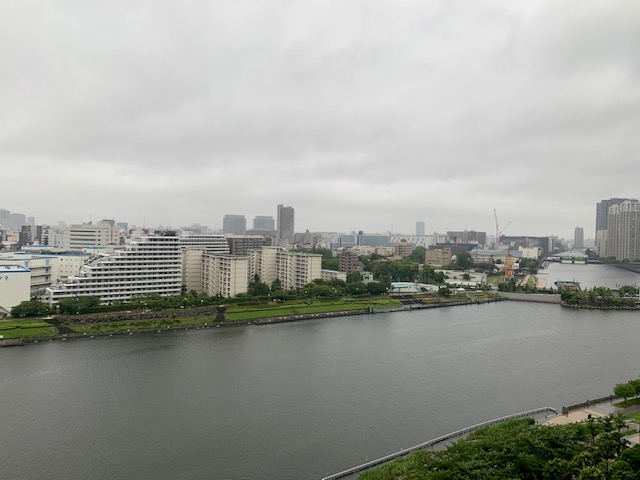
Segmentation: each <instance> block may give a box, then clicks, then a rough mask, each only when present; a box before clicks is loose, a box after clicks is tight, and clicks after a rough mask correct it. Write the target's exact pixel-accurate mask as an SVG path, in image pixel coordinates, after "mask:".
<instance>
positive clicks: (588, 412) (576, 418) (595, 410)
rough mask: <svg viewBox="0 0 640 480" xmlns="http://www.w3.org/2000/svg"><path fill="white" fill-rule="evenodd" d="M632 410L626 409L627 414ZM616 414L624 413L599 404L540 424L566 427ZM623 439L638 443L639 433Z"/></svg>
mask: <svg viewBox="0 0 640 480" xmlns="http://www.w3.org/2000/svg"><path fill="white" fill-rule="evenodd" d="M636 407H638V406H636ZM634 410H636V409H635V408H633V407H630V408H629V409H627V413H630V412H631V411H634ZM618 412H620V413H624V412H625V409H622V408H618V407H614V406H613V405H612V404H611V403H599V404H597V405H590V406H589V407H588V408H582V409H580V410H572V411H571V412H569V413H568V414H567V415H558V416H556V417H551V418H549V419H547V420H545V421H544V422H542V425H566V424H567V423H574V422H586V421H587V420H588V419H589V417H590V416H591V418H600V417H606V416H607V415H610V414H612V413H618ZM624 438H626V439H627V440H628V441H629V443H631V444H638V443H640V433H634V434H632V435H627V436H626V437H624Z"/></svg>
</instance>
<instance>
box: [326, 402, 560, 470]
mask: <svg viewBox="0 0 640 480" xmlns="http://www.w3.org/2000/svg"><path fill="white" fill-rule="evenodd" d="M541 414H545V415H549V414H553V415H557V414H558V411H557V410H556V409H555V408H551V407H543V408H537V409H535V410H529V411H527V412H520V413H514V414H513V415H507V416H506V417H500V418H496V419H493V420H488V421H486V422H482V423H478V424H477V425H473V426H471V427H467V428H463V429H462V430H456V431H455V432H451V433H448V434H447V435H442V436H441V437H436V438H434V439H432V440H427V441H426V442H423V443H419V444H418V445H414V446H413V447H409V448H403V449H402V450H400V451H398V452H394V453H390V454H389V455H385V456H384V457H380V458H376V459H375V460H370V461H368V462H365V463H363V464H361V465H357V466H355V467H352V468H348V469H346V470H343V471H341V472H338V473H334V474H333V475H329V476H327V477H323V478H322V480H337V479H340V478H344V477H347V476H349V475H353V474H354V473H358V472H362V471H364V470H368V469H370V468H373V467H377V466H378V465H381V464H383V463H385V462H388V461H390V460H394V459H396V458H399V457H403V456H405V455H408V454H410V453H412V452H415V451H418V450H425V449H427V448H431V447H434V446H435V445H437V444H439V443H442V442H446V441H448V440H453V439H456V438H462V437H464V436H466V435H468V434H470V433H471V432H473V431H475V430H478V429H479V428H482V427H488V426H491V425H496V424H498V423H502V422H504V421H506V420H512V419H516V418H526V417H531V416H534V415H541Z"/></svg>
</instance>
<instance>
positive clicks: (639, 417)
mask: <svg viewBox="0 0 640 480" xmlns="http://www.w3.org/2000/svg"><path fill="white" fill-rule="evenodd" d="M624 418H627V419H629V420H633V421H634V422H636V423H640V412H636V413H630V414H629V415H625V416H624Z"/></svg>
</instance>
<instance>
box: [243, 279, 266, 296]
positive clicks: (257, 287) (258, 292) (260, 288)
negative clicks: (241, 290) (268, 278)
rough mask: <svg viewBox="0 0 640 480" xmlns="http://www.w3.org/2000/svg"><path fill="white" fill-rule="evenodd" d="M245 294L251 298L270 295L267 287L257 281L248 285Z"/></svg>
mask: <svg viewBox="0 0 640 480" xmlns="http://www.w3.org/2000/svg"><path fill="white" fill-rule="evenodd" d="M247 293H248V294H249V295H250V296H252V297H260V296H263V295H268V294H269V293H271V289H270V288H269V285H267V284H266V283H264V282H261V281H259V280H258V281H257V282H256V281H253V282H251V283H250V284H249V287H248V288H247Z"/></svg>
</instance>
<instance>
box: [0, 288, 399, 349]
mask: <svg viewBox="0 0 640 480" xmlns="http://www.w3.org/2000/svg"><path fill="white" fill-rule="evenodd" d="M399 305H400V302H399V301H398V300H395V299H392V298H380V297H376V298H371V299H353V300H351V299H343V300H330V301H326V300H325V301H322V300H306V301H294V302H284V303H277V304H276V303H264V304H259V305H248V306H247V305H244V306H235V305H231V306H229V307H228V308H227V310H226V318H227V321H226V322H225V324H234V323H244V322H248V321H252V320H256V319H260V318H274V317H289V316H293V315H300V316H304V315H312V314H324V313H332V312H344V311H355V310H364V309H366V308H384V307H395V306H399ZM81 318H82V317H78V320H81ZM216 324H219V323H217V322H216V317H215V316H193V317H179V318H157V319H155V318H152V319H142V320H126V321H120V322H96V323H77V324H70V325H66V326H67V327H68V328H70V329H71V330H72V331H73V332H74V333H75V334H77V335H78V336H85V335H107V334H111V333H114V334H117V333H133V332H152V331H157V330H164V331H166V330H177V329H182V328H195V327H204V326H210V325H216ZM0 335H4V338H5V339H14V338H23V339H25V340H36V339H41V338H42V339H44V338H52V337H57V336H59V332H58V330H57V329H56V328H55V327H53V326H51V325H50V324H48V323H46V322H43V321H41V320H16V321H13V322H2V323H0Z"/></svg>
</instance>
